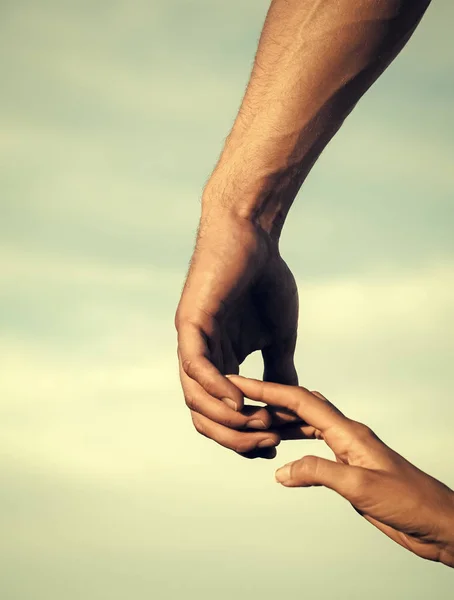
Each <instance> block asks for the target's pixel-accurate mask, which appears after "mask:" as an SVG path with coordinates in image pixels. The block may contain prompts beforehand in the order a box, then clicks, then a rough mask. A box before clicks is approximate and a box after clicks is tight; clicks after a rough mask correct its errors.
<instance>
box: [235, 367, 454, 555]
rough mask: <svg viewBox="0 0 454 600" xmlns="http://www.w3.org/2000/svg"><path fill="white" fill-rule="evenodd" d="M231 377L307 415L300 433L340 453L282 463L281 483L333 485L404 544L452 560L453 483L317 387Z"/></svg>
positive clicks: (258, 395)
mask: <svg viewBox="0 0 454 600" xmlns="http://www.w3.org/2000/svg"><path fill="white" fill-rule="evenodd" d="M229 379H230V380H231V381H232V383H234V384H235V385H236V386H237V387H238V388H239V389H240V390H241V391H242V392H243V394H244V395H245V396H247V397H248V398H251V399H253V400H258V401H260V402H265V403H266V404H270V405H271V406H276V407H281V408H285V409H289V410H291V411H294V412H295V413H296V414H297V415H299V417H300V418H301V419H303V420H304V424H300V425H298V427H297V428H298V431H299V437H300V438H306V439H312V438H317V439H322V440H324V441H325V442H326V444H327V445H328V446H329V447H330V448H331V450H332V451H333V452H334V454H335V457H336V461H337V462H333V461H330V460H326V459H324V458H318V457H316V456H306V457H304V458H302V459H300V460H297V461H295V462H292V463H289V464H287V465H285V466H284V467H282V468H281V469H279V470H278V471H277V472H276V479H277V481H278V482H279V483H281V484H282V485H284V486H286V487H310V486H314V485H317V486H319V485H323V486H326V487H328V488H331V489H332V490H334V491H336V492H338V493H339V494H340V495H341V496H343V497H344V498H346V499H347V500H348V501H349V502H350V503H351V504H352V505H353V507H354V508H355V509H356V511H357V512H358V513H359V514H360V515H362V516H363V517H364V518H365V519H366V520H367V521H369V522H370V523H372V524H373V525H375V527H377V528H378V529H379V530H380V531H382V532H383V533H385V534H386V535H387V536H388V537H390V538H391V539H392V540H394V541H395V542H397V543H398V544H400V545H401V546H403V547H404V548H407V549H408V550H410V551H411V552H413V553H414V554H417V555H418V556H421V557H422V558H427V559H429V560H435V561H440V562H443V563H444V564H446V565H449V566H451V567H454V492H453V491H452V490H451V489H449V488H448V487H447V486H445V485H444V484H443V483H441V482H440V481H437V480H436V479H434V478H433V477H431V476H430V475H427V474H426V473H424V472H423V471H421V470H420V469H418V468H416V467H415V466H414V465H412V464H411V463H409V462H408V461H407V460H405V458H403V457H402V456H400V454H397V453H396V452H394V450H391V448H389V447H388V446H386V444H384V443H383V442H382V441H381V440H380V439H379V438H378V437H377V436H376V435H375V434H374V433H373V432H372V431H371V430H370V429H369V428H368V427H366V426H365V425H363V424H362V423H358V422H356V421H352V420H351V419H348V418H347V417H345V416H344V415H343V414H342V413H341V412H340V411H339V410H338V409H337V408H336V407H335V406H333V405H332V404H331V403H330V402H328V400H326V398H324V397H323V396H322V395H321V394H319V393H318V392H309V391H308V390H306V389H304V388H302V387H290V386H284V385H277V384H273V383H265V382H262V381H257V380H254V379H246V378H244V377H239V376H236V375H234V376H232V377H229ZM290 428H293V429H296V426H290ZM295 433H296V431H293V432H292V433H291V434H290V435H291V437H295Z"/></svg>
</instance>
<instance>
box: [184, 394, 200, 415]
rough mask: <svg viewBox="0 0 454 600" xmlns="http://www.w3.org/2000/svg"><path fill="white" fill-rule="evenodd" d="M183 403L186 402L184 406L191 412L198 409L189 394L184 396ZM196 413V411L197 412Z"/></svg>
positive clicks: (194, 400)
mask: <svg viewBox="0 0 454 600" xmlns="http://www.w3.org/2000/svg"><path fill="white" fill-rule="evenodd" d="M184 399H185V402H186V406H187V407H188V408H190V409H191V410H195V411H197V408H198V403H197V401H196V399H195V398H194V396H193V395H192V394H191V395H190V394H186V395H185V397H184ZM197 412H198V411H197Z"/></svg>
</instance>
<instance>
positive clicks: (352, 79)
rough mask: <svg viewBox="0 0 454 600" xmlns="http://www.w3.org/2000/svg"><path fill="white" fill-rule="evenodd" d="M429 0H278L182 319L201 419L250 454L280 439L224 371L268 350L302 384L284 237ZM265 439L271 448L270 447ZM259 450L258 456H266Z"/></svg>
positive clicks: (184, 371)
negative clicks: (306, 186)
mask: <svg viewBox="0 0 454 600" xmlns="http://www.w3.org/2000/svg"><path fill="white" fill-rule="evenodd" d="M428 4H429V0H311V1H309V0H273V2H272V3H271V6H270V9H269V11H268V15H267V17H266V21H265V25H264V28H263V32H262V35H261V39H260V43H259V47H258V50H257V55H256V59H255V64H254V68H253V71H252V75H251V78H250V82H249V85H248V87H247V90H246V93H245V96H244V98H243V102H242V104H241V108H240V111H239V114H238V117H237V119H236V121H235V123H234V126H233V128H232V131H231V133H230V135H229V136H228V137H227V140H226V143H225V147H224V149H223V151H222V154H221V156H220V158H219V161H218V163H217V165H216V168H215V169H214V172H213V174H212V176H211V177H210V179H209V181H208V183H207V185H206V186H205V189H204V192H203V196H202V214H201V219H200V225H199V231H198V235H197V241H196V247H195V251H194V254H193V256H192V259H191V265H190V269H189V273H188V277H187V280H186V283H185V287H184V290H183V293H182V296H181V300H180V303H179V306H178V310H177V313H176V318H175V325H176V328H177V332H178V357H179V364H180V378H181V383H182V387H183V391H184V395H185V399H186V404H187V405H188V407H189V408H190V409H191V414H192V419H193V421H194V425H195V427H196V429H197V430H198V431H199V432H200V433H202V434H203V435H205V436H207V437H209V438H211V439H214V440H216V441H217V442H219V443H220V444H222V445H224V446H226V447H228V448H232V449H234V450H236V451H237V452H239V453H241V454H244V453H246V454H247V455H248V456H249V455H251V454H250V453H251V452H252V456H257V455H259V456H263V455H264V453H263V451H262V450H260V451H258V450H257V448H259V447H264V448H268V450H266V451H265V454H267V455H269V452H270V450H269V448H270V447H271V448H272V447H273V446H276V445H277V444H278V443H279V436H278V433H276V431H274V432H273V433H271V432H268V431H261V432H257V431H255V430H256V429H259V428H260V429H262V430H267V429H268V428H269V427H270V426H271V425H272V419H271V417H270V415H269V414H268V413H267V411H266V410H264V409H261V410H260V411H259V412H254V411H252V412H251V409H247V410H246V411H245V410H243V408H244V405H243V397H242V395H241V393H240V392H239V390H238V389H237V388H235V386H233V385H232V384H231V383H230V382H229V381H228V379H226V378H225V377H223V373H237V372H238V369H239V365H240V364H241V363H242V361H243V360H244V359H245V358H246V357H247V356H248V355H249V354H251V353H252V352H254V351H255V350H260V351H261V352H262V356H263V362H264V379H266V380H269V381H274V382H279V383H284V384H296V383H297V374H296V371H295V367H294V364H293V354H294V350H295V345H296V335H297V318H298V296H297V289H296V285H295V280H294V278H293V275H292V273H291V272H290V271H289V269H288V267H287V265H286V264H285V262H284V260H283V259H282V257H281V256H280V253H279V236H280V233H281V230H282V226H283V224H284V221H285V218H286V216H287V213H288V211H289V209H290V207H291V204H292V202H293V200H294V198H295V196H296V194H297V192H298V189H299V188H300V186H301V184H302V182H303V181H304V179H305V177H306V176H307V174H308V173H309V171H310V169H311V167H312V166H313V164H314V163H315V161H316V159H317V157H318V156H319V155H320V153H321V152H322V150H323V148H324V147H325V146H326V144H327V143H328V141H329V140H330V139H331V137H332V136H333V135H334V133H335V132H336V131H337V130H338V129H339V127H340V126H341V124H342V122H343V121H344V119H345V118H346V116H347V115H348V114H349V113H350V112H351V110H352V109H353V107H354V106H355V104H356V102H357V101H358V100H359V98H360V97H361V96H362V94H363V93H364V92H365V91H366V90H367V89H368V87H369V86H370V85H371V84H372V83H373V82H374V81H375V80H376V78H377V77H378V76H379V75H380V73H381V72H382V71H383V70H384V69H385V68H386V67H387V66H388V65H389V63H390V62H391V61H392V60H393V58H394V57H395V56H396V55H397V54H398V52H399V50H400V49H401V48H402V47H403V46H404V44H405V42H406V41H407V40H408V38H409V37H410V36H411V34H412V32H413V31H414V29H415V27H416V26H417V24H418V22H419V20H420V19H421V17H422V15H423V13H424V11H425V10H426V8H427V6H428ZM260 445H261V446H260ZM257 452H258V454H257Z"/></svg>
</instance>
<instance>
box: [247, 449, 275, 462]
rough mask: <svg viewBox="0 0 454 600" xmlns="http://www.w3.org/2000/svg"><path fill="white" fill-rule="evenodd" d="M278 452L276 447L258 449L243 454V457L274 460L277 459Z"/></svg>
mask: <svg viewBox="0 0 454 600" xmlns="http://www.w3.org/2000/svg"><path fill="white" fill-rule="evenodd" d="M276 455H277V450H276V448H275V447H271V448H256V449H255V450H251V451H250V452H242V453H241V456H243V457H244V458H251V459H254V458H264V459H265V460H272V459H273V458H276Z"/></svg>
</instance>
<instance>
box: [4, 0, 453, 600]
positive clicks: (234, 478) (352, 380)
mask: <svg viewBox="0 0 454 600" xmlns="http://www.w3.org/2000/svg"><path fill="white" fill-rule="evenodd" d="M268 5H269V3H268V2H267V1H266V0H249V1H248V2H246V3H244V2H240V0H231V1H230V2H228V3H227V2H220V1H219V0H218V1H215V2H213V1H211V2H208V1H207V0H192V1H191V2H189V1H188V0H167V2H158V0H130V1H127V0H109V1H107V0H95V1H94V0H90V1H88V0H79V1H78V2H70V1H69V0H58V1H57V0H42V1H41V2H33V0H2V1H1V2H0V16H1V18H0V47H1V52H0V69H1V73H2V91H1V94H0V132H1V134H0V157H1V161H0V165H1V166H0V173H1V175H0V192H1V194H0V208H1V219H0V249H1V252H0V327H1V331H0V333H1V336H0V365H1V366H0V440H1V442H0V448H1V452H0V469H1V473H2V476H1V484H0V521H1V523H0V526H1V531H2V535H1V541H0V572H1V577H0V595H1V596H2V598H5V600H61V599H63V598H64V600H80V599H81V598H84V599H86V600H104V599H105V600H124V599H126V598H131V599H133V600H142V599H143V600H145V599H147V600H148V599H150V598H156V599H158V600H161V599H163V600H164V599H165V600H167V599H168V600H177V599H178V600H179V599H181V598H185V599H189V600H192V599H194V600H195V599H197V600H208V599H211V598H216V599H218V600H227V599H230V598H231V597H232V595H233V594H234V595H235V597H236V598H237V599H238V600H249V599H250V598H261V599H262V600H272V599H273V600H274V599H275V597H276V595H277V594H280V595H282V597H288V598H299V597H303V596H305V595H307V594H310V595H314V594H317V597H318V598H322V599H328V598H340V599H342V598H352V599H356V598H358V599H363V598H367V599H368V600H379V599H380V600H381V599H382V598H384V597H386V598H389V599H390V600H392V599H394V598H395V599H397V598H399V599H400V598H410V597H411V598H413V599H415V600H419V599H421V600H422V599H425V598H426V597H427V595H428V594H430V595H431V596H432V597H437V598H441V597H447V596H448V590H450V589H451V590H452V584H453V573H452V572H450V571H449V570H448V569H447V568H444V567H442V566H440V565H436V564H431V563H425V562H423V561H422V560H419V559H417V558H415V557H413V556H411V555H410V554H409V553H406V552H405V551H404V550H403V549H401V548H400V547H398V546H396V545H394V544H393V543H392V542H390V541H389V540H388V539H387V538H384V536H382V534H380V533H379V532H378V531H376V530H374V529H373V528H372V527H371V526H369V524H367V523H365V522H363V521H362V520H361V518H360V517H359V516H358V515H357V514H356V513H355V512H354V511H353V510H352V509H351V507H349V505H348V504H347V503H346V502H344V501H343V500H342V499H341V498H339V497H337V496H336V495H335V494H334V493H332V492H329V491H327V490H323V489H311V490H286V489H283V488H279V487H278V486H277V484H275V483H274V477H273V473H274V469H275V468H277V467H278V466H279V465H281V464H284V463H285V462H287V461H289V460H291V459H294V458H297V457H299V456H301V455H303V454H307V453H319V454H321V455H324V456H329V453H327V452H326V451H325V450H324V449H323V448H322V447H321V446H320V443H319V442H306V443H302V442H299V443H297V442H292V443H287V445H284V444H283V445H282V446H281V447H280V448H279V454H278V457H277V459H276V460H274V461H272V462H267V461H262V462H260V461H246V460H244V459H241V458H239V457H237V456H235V455H234V454H233V453H229V452H228V451H226V450H225V449H223V448H220V447H218V446H216V445H215V444H213V443H210V442H209V441H208V440H206V439H204V438H202V437H200V436H198V435H197V434H196V433H195V432H194V431H193V429H192V426H191V424H190V419H189V418H188V414H187V412H186V409H185V407H184V404H183V400H182V395H181V393H180V389H179V383H178V379H177V373H176V363H175V335H174V330H173V323H172V321H173V313H174V309H175V306H176V303H177V301H178V297H179V293H180V290H181V285H182V281H183V277H184V274H185V271H186V267H187V263H188V260H189V256H190V252H191V248H192V244H193V238H194V231H195V228H196V225H197V220H198V213H199V201H200V192H201V189H202V187H203V185H204V183H205V181H206V179H207V177H208V176H209V174H210V171H211V169H212V168H213V166H214V164H215V162H216V160H217V157H218V155H219V152H220V150H221V146H222V142H223V139H224V138H225V136H226V135H227V133H228V131H229V127H230V125H231V124H232V121H233V119H234V116H235V114H236V111H237V109H238V106H239V103H240V100H241V97H242V94H243V91H244V87H245V84H246V82H247V79H248V75H249V72H250V68H251V65H252V59H253V55H254V52H255V49H256V44H257V41H258V37H259V34H260V30H261V27H262V24H263V20H264V17H265V14H266V10H267V8H268ZM453 21H454V7H453V5H452V3H450V2H449V0H438V2H435V3H434V5H433V6H432V7H431V8H430V9H429V11H428V13H427V15H426V17H425V19H424V20H423V22H422V24H421V26H420V28H419V29H418V31H417V32H416V34H415V36H414V38H413V39H412V40H411V41H410V43H409V45H408V46H407V47H406V48H405V49H404V51H403V53H402V54H401V56H400V57H399V58H398V59H397V60H396V62H395V63H394V64H393V65H392V67H391V68H390V69H389V70H388V71H387V72H386V73H385V75H384V76H383V77H382V78H381V80H380V81H379V82H378V83H377V84H376V85H375V86H374V87H373V89H372V90H371V91H370V92H369V93H368V94H367V96H366V97H365V98H364V99H363V100H362V101H361V103H360V104H359V105H358V107H357V108H356V109H355V111H354V113H353V114H352V115H351V117H349V119H348V121H347V122H346V124H345V126H344V127H343V129H342V130H341V131H340V133H339V134H338V135H337V136H336V138H335V139H334V140H333V142H332V143H331V144H330V146H329V148H328V149H327V150H326V152H325V153H324V154H323V156H322V157H321V159H320V161H319V162H318V163H317V165H316V167H315V168H314V170H313V172H312V173H311V175H310V177H309V179H308V180H307V182H306V184H305V186H304V188H303V189H302V190H301V192H300V194H299V196H298V198H297V200H296V202H295V205H294V207H293V209H292V211H291V213H290V216H289V220H288V223H287V226H286V230H285V232H284V236H283V241H282V252H283V255H284V257H285V258H286V259H287V261H288V263H289V265H290V266H291V268H292V269H293V271H294V273H295V276H296V278H297V280H298V282H299V288H300V297H301V318H300V340H299V347H298V355H297V364H298V369H299V374H300V380H301V382H302V384H304V385H307V386H308V387H311V388H315V389H319V390H320V391H322V392H323V393H325V395H327V396H328V397H330V399H331V400H332V401H333V402H335V403H337V404H338V405H339V406H340V407H341V408H342V409H343V410H344V411H345V412H346V413H347V414H349V415H350V416H352V417H354V418H356V419H360V420H363V421H365V422H367V423H368V424H370V425H371V426H372V427H373V428H374V429H375V430H376V431H377V432H378V433H379V435H380V436H381V437H382V438H383V439H385V441H386V442H387V443H389V444H390V445H391V446H393V447H395V448H396V449H397V450H398V451H400V452H401V453H402V454H404V455H405V456H406V457H407V458H409V459H410V460H412V461H413V462H415V463H416V464H418V465H419V466H420V467H421V468H422V469H424V470H426V471H428V472H430V473H431V474H433V475H434V476H436V477H438V478H441V479H442V480H444V481H445V482H446V483H447V484H449V485H451V486H454V475H453V473H454V469H453V460H454V459H453V456H454V452H453V450H454V442H453V427H454V424H453V423H454V399H453V387H454V373H453V369H452V364H453V361H454V326H453V324H452V323H453V322H454V319H453V316H454V236H453V234H452V231H453V226H454V205H453V202H452V197H453V192H454V177H453V169H452V165H453V163H454V141H453V131H454V112H453V109H452V107H453V106H454V49H453V47H452V23H453ZM243 372H244V373H245V374H250V375H254V376H260V374H261V373H260V361H259V360H258V359H256V358H255V357H252V358H251V359H249V360H248V362H247V364H246V365H245V369H244V371H243Z"/></svg>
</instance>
